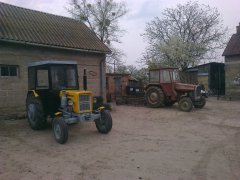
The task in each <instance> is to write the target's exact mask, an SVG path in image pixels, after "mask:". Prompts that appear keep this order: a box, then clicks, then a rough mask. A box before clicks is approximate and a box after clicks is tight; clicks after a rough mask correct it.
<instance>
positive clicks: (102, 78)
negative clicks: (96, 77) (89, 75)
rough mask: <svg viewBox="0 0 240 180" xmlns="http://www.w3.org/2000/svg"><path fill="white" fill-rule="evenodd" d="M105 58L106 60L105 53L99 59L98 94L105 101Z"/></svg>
mask: <svg viewBox="0 0 240 180" xmlns="http://www.w3.org/2000/svg"><path fill="white" fill-rule="evenodd" d="M105 60H106V55H104V57H103V58H102V59H101V61H100V94H101V96H102V97H103V102H106V92H105V90H106V75H105V74H106V73H105V71H104V70H105V69H104V65H105ZM104 85H105V86H104ZM104 92H105V93H104Z"/></svg>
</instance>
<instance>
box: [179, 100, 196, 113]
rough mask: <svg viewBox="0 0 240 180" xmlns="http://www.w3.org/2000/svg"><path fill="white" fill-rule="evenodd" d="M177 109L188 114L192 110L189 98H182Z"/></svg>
mask: <svg viewBox="0 0 240 180" xmlns="http://www.w3.org/2000/svg"><path fill="white" fill-rule="evenodd" d="M178 107H179V109H180V110H181V111H184V112H189V111H191V110H192V108H193V104H192V100H191V99H190V98H189V97H183V98H181V99H180V101H179V102H178Z"/></svg>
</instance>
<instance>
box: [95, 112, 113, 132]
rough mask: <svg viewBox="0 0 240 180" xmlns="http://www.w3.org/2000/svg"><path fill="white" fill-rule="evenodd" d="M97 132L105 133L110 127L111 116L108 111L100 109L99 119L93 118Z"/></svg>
mask: <svg viewBox="0 0 240 180" xmlns="http://www.w3.org/2000/svg"><path fill="white" fill-rule="evenodd" d="M95 124H96V127H97V130H98V132H100V133H102V134H107V133H108V132H109V131H111V129H112V117H111V114H110V113H109V112H108V111H102V112H101V117H100V119H97V120H95Z"/></svg>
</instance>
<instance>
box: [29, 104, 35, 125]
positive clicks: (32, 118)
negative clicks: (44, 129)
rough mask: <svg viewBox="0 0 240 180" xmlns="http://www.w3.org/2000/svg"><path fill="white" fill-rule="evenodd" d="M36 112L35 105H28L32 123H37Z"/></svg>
mask: <svg viewBox="0 0 240 180" xmlns="http://www.w3.org/2000/svg"><path fill="white" fill-rule="evenodd" d="M35 111H36V107H35V105H34V104H29V105H28V118H29V120H30V121H32V122H35V121H36V118H35Z"/></svg>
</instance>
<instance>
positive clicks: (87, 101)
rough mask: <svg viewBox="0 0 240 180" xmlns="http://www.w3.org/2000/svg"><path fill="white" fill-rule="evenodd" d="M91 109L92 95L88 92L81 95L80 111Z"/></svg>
mask: <svg viewBox="0 0 240 180" xmlns="http://www.w3.org/2000/svg"><path fill="white" fill-rule="evenodd" d="M89 111H91V96H90V95H88V94H81V95H79V112H80V113H81V112H89Z"/></svg>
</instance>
